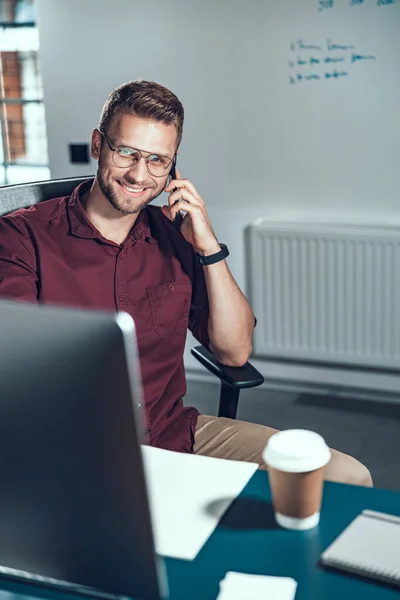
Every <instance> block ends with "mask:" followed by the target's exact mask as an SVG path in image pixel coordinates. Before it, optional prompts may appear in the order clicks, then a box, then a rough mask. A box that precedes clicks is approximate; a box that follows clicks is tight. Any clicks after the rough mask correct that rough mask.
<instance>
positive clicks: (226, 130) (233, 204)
mask: <svg viewBox="0 0 400 600" xmlns="http://www.w3.org/2000/svg"><path fill="white" fill-rule="evenodd" d="M37 2H38V23H39V29H40V45H41V50H40V56H41V68H42V74H43V85H44V96H45V104H46V119H47V132H48V142H49V154H50V167H51V173H52V176H53V177H67V176H74V175H85V174H88V173H92V172H94V169H95V164H94V163H92V164H91V165H88V166H80V165H71V164H69V162H68V147H67V144H68V143H69V142H85V141H86V140H88V139H89V138H90V134H91V130H92V128H93V127H95V126H96V125H97V122H98V117H99V113H100V110H101V107H102V104H103V102H104V101H105V99H106V97H107V95H108V94H109V92H110V91H111V90H112V89H113V88H114V87H115V86H117V85H119V84H120V83H122V82H124V81H127V80H130V79H135V78H138V77H143V78H146V79H154V80H157V81H159V82H160V83H162V84H164V85H166V86H167V87H170V88H171V89H172V90H173V91H174V92H175V93H176V94H177V95H178V96H179V98H180V99H181V100H182V102H183V104H184V106H185V111H186V117H185V131H184V138H183V143H182V145H181V148H180V154H179V165H180V167H181V171H182V173H183V174H184V176H187V177H189V178H191V179H192V180H193V182H194V183H195V185H196V187H197V188H198V189H199V191H200V193H202V195H203V197H204V199H205V200H206V202H207V205H208V207H209V213H210V216H211V219H212V222H213V225H214V228H215V230H216V233H217V235H218V236H219V237H220V239H221V241H224V242H225V243H227V244H228V246H229V247H230V250H231V257H230V260H229V264H230V266H231V269H232V272H233V274H234V276H235V277H236V279H237V281H238V283H239V285H240V286H241V287H242V288H245V253H244V244H243V232H244V229H245V227H246V226H247V225H248V224H249V223H251V222H252V221H253V220H255V219H257V218H259V217H266V218H271V219H273V220H281V219H288V220H296V219H297V220H310V219H311V220H313V221H326V220H334V221H343V222H355V223H363V222H370V223H377V222H379V223H384V224H385V223H386V224H396V223H397V224H400V210H399V202H398V189H399V188H400V170H399V169H398V167H397V161H398V140H399V139H400V121H399V119H398V118H397V107H398V105H399V100H400V79H399V77H400V75H399V73H400V69H398V56H399V55H400V52H398V50H400V42H399V40H400V36H399V35H398V32H399V30H400V2H396V3H394V4H392V5H391V6H386V7H384V6H382V7H380V8H378V7H377V2H376V0H366V1H365V3H363V2H360V3H358V4H359V6H351V9H350V0H337V1H336V4H335V5H334V3H333V2H332V3H326V2H325V3H322V2H319V1H318V0H303V1H302V2H299V1H298V0H280V2H279V3H278V2H276V1H275V0H251V1H249V2H247V3H243V2H241V0H230V1H229V2H228V1H221V0H220V1H218V2H216V1H215V0H192V1H191V2H187V1H185V0H173V2H169V3H165V2H162V1H160V0H154V1H152V2H150V3H143V2H138V1H136V0H119V1H118V2H117V3H111V2H109V1H108V0H85V2H81V1H80V0H57V2H54V0H37ZM323 5H325V6H328V5H331V6H333V5H334V8H332V9H327V10H325V9H324V10H318V9H319V8H320V9H321V8H322V7H323ZM351 11H353V12H351ZM355 11H358V12H355ZM362 11H364V12H362ZM385 11H386V12H385ZM388 11H391V12H390V13H389V12H388ZM331 35H333V36H334V37H335V36H336V37H335V39H337V40H339V39H340V41H341V42H342V43H344V42H345V41H346V43H348V44H355V46H356V47H357V51H359V52H363V53H364V56H365V57H367V56H368V55H371V53H373V54H374V60H372V59H371V60H365V61H364V62H363V63H362V64H361V62H362V61H360V64H357V65H351V68H350V67H349V69H350V71H351V73H350V71H349V76H347V77H343V78H342V79H341V80H340V78H337V80H333V79H332V80H327V81H325V80H324V81H323V80H321V81H315V82H314V81H307V82H305V81H303V82H302V83H301V84H300V85H297V80H296V84H295V85H293V84H291V83H290V77H292V76H293V75H295V74H297V75H298V73H300V74H301V73H303V75H304V73H310V71H307V70H304V69H303V71H302V70H301V69H300V68H297V66H296V67H291V66H290V61H293V60H295V61H297V60H298V57H300V59H304V58H306V59H309V58H311V55H310V54H307V52H306V51H303V50H301V51H300V50H299V48H298V46H297V45H298V37H299V36H304V39H307V40H309V41H312V42H313V43H314V44H317V43H325V42H326V40H327V38H328V36H331ZM290 44H295V45H296V48H295V49H294V50H291V48H290ZM346 52H347V54H348V53H349V52H350V50H349V51H346ZM313 54H315V52H314V51H313ZM375 55H376V57H375ZM335 56H338V54H336V55H335ZM346 60H347V59H346ZM349 60H350V59H349ZM332 69H333V68H332ZM332 72H333V70H332ZM321 73H322V71H321ZM321 77H322V76H321ZM303 84H304V85H303ZM312 85H314V88H311V87H310V86H312ZM328 85H330V87H328ZM307 86H308V87H307ZM227 225H229V226H227ZM191 343H192V340H189V343H188V347H189V346H190V344H191ZM186 362H187V366H188V367H189V368H195V363H194V362H193V360H192V358H191V357H190V356H189V354H188V353H187V356H186ZM257 364H258V366H259V367H260V368H261V370H263V371H264V372H265V373H268V374H270V373H271V372H273V373H278V372H279V373H281V371H279V368H281V369H282V368H283V369H284V373H283V377H284V378H285V377H287V376H290V374H291V373H292V372H293V369H292V368H290V369H289V371H290V372H289V371H288V368H287V367H285V366H283V367H282V366H281V367H279V366H278V367H277V366H276V365H265V364H263V363H258V362H257ZM285 369H286V371H285ZM303 373H305V371H303ZM318 373H320V372H319V371H318V372H317V371H316V370H312V371H311V372H308V374H307V377H308V378H309V377H311V378H315V377H319V376H320V375H319V374H318ZM324 376H327V374H326V373H325V375H324ZM356 377H357V381H360V378H361V380H363V381H364V382H366V381H367V379H366V376H363V375H361V376H360V375H357V376H356Z"/></svg>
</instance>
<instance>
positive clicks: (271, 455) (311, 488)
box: [263, 429, 331, 529]
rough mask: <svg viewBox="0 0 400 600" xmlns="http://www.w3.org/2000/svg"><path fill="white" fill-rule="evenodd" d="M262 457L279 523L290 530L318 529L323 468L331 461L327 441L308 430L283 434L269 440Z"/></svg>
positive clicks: (287, 431) (290, 430) (283, 432)
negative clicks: (316, 527)
mask: <svg viewBox="0 0 400 600" xmlns="http://www.w3.org/2000/svg"><path fill="white" fill-rule="evenodd" d="M263 457H264V461H265V462H266V463H267V465H268V472H269V480H270V484H271V493H272V502H273V506H274V513H275V519H276V521H277V523H278V524H279V525H281V526H282V527H286V528H288V529H310V528H311V527H315V526H316V525H318V523H319V516H320V509H321V501H322V490H323V483H324V467H325V466H326V464H327V463H328V462H329V460H330V457H331V453H330V450H329V448H328V446H327V444H326V443H325V440H324V438H323V437H322V436H321V435H319V434H318V433H315V432H314V431H308V430H305V429H288V430H285V431H280V432H278V433H275V434H274V435H273V436H271V438H270V439H269V441H268V444H267V446H266V448H265V450H264V453H263Z"/></svg>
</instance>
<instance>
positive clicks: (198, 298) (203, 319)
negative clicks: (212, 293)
mask: <svg viewBox="0 0 400 600" xmlns="http://www.w3.org/2000/svg"><path fill="white" fill-rule="evenodd" d="M193 262H194V270H193V273H194V276H193V291H192V303H191V307H190V313H189V329H190V331H191V332H192V334H193V335H194V337H195V338H196V339H197V340H198V341H199V342H200V344H203V346H205V347H206V348H209V345H210V338H209V335H208V317H209V306H208V295H207V286H206V280H205V277H204V271H203V267H202V266H201V264H200V263H199V261H198V259H197V256H196V255H195V254H194V253H193Z"/></svg>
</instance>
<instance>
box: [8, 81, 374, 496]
mask: <svg viewBox="0 0 400 600" xmlns="http://www.w3.org/2000/svg"><path fill="white" fill-rule="evenodd" d="M183 116H184V113H183V107H182V104H181V103H180V101H179V100H178V98H177V97H176V96H175V95H174V94H173V93H172V92H170V91H169V90H167V89H166V88H164V87H162V86H161V85H159V84H157V83H154V82H148V81H133V82H129V83H126V84H123V85H122V86H120V87H118V88H117V89H115V90H114V91H113V92H112V93H111V95H110V96H109V98H108V99H107V101H106V103H105V105H104V108H103V111H102V114H101V117H100V123H99V127H98V128H96V129H95V130H94V131H93V134H92V143H91V154H92V157H93V158H94V159H96V160H97V161H98V167H97V172H96V176H95V178H94V180H88V181H87V182H85V183H83V184H81V185H80V186H79V187H78V188H76V189H75V190H74V192H73V193H72V195H71V196H69V197H65V198H55V199H53V200H49V201H47V202H42V203H40V204H36V205H34V206H33V207H31V208H29V209H21V210H18V211H16V212H14V213H12V214H10V215H8V216H6V217H3V218H2V219H0V296H2V297H4V298H11V299H16V300H22V301H28V302H39V303H44V304H58V305H64V306H75V307H81V308H89V309H103V310H104V309H105V310H111V311H115V310H117V311H122V310H123V311H126V312H128V313H129V314H131V315H132V317H133V319H134V320H135V324H136V332H137V339H138V347H139V357H140V364H141V374H142V382H143V389H144V400H145V407H144V408H145V416H146V421H147V433H148V440H149V443H150V444H152V445H155V446H159V447H162V448H168V449H171V450H176V451H180V452H195V453H199V454H206V455H209V456H216V457H221V458H227V459H233V460H245V461H254V462H258V463H259V464H260V466H261V468H266V465H265V464H264V462H263V458H262V452H263V449H264V448H265V445H266V443H267V441H268V439H269V437H270V436H271V435H272V434H273V433H274V432H275V430H274V429H272V428H269V427H265V426H262V425H258V424H255V423H246V422H241V421H235V420H230V419H226V418H219V417H211V416H206V415H199V414H198V411H197V410H196V409H195V408H188V407H184V406H183V400H182V398H183V397H184V395H185V393H186V381H185V373H184V364H183V353H184V347H185V339H186V332H187V329H188V328H189V329H190V330H191V331H192V333H193V334H194V336H195V337H196V338H197V339H198V340H199V341H200V342H201V343H202V344H204V345H205V346H207V347H208V348H210V350H212V352H213V353H214V354H215V355H216V356H217V358H218V359H219V360H220V361H221V362H222V363H224V364H227V365H231V366H241V365H243V364H244V363H245V362H246V361H247V360H248V358H249V356H250V353H251V336H252V332H253V328H254V316H253V313H252V310H251V308H250V306H249V304H248V302H247V300H246V298H245V297H244V295H243V294H242V292H241V291H240V289H239V287H238V286H237V284H236V282H235V280H234V279H233V277H232V275H231V273H230V271H229V268H228V265H227V263H226V261H225V258H226V257H227V255H228V250H227V248H226V246H224V245H223V244H220V243H219V240H218V239H217V237H216V235H215V233H214V231H213V229H212V226H211V223H210V220H209V217H208V214H207V210H206V206H205V203H204V200H203V198H202V197H201V196H200V194H199V193H198V191H197V190H196V188H195V186H194V185H193V183H192V182H191V181H189V180H188V179H184V178H182V177H181V175H180V173H179V171H178V170H176V177H175V178H174V179H173V180H172V181H170V182H168V177H169V175H170V172H171V170H172V169H173V167H174V166H175V161H176V153H177V150H178V147H179V144H180V141H181V137H182V128H183ZM172 172H173V171H172ZM164 190H165V191H166V192H167V193H169V195H168V201H167V204H166V205H165V206H163V207H161V208H159V207H156V206H149V205H150V203H151V202H152V201H153V200H154V199H155V198H157V196H159V195H160V194H161V193H162V192H163V191H164ZM178 211H184V212H185V213H186V214H185V216H184V218H183V220H182V223H181V226H180V229H179V231H177V230H176V228H175V226H174V220H175V217H176V213H177V212H178ZM326 478H327V479H331V480H334V481H340V482H346V483H354V484H359V485H371V484H372V482H371V476H370V474H369V472H368V470H367V469H366V468H365V467H364V466H363V465H362V464H361V463H359V462H358V461H357V460H355V459H354V458H352V457H350V456H348V455H345V454H342V453H340V452H337V451H335V450H332V459H331V461H330V463H329V465H328V466H327V469H326Z"/></svg>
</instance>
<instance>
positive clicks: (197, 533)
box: [142, 446, 258, 560]
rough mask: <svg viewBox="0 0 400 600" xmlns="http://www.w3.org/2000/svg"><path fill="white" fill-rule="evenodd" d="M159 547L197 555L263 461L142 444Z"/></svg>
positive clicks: (187, 555)
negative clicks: (219, 456)
mask: <svg viewBox="0 0 400 600" xmlns="http://www.w3.org/2000/svg"><path fill="white" fill-rule="evenodd" d="M142 454H143V461H144V469H145V474H146V480H147V486H148V490H149V504H150V512H151V516H152V522H153V529H154V537H155V546H156V552H157V553H158V554H161V555H163V556H170V557H172V558H181V559H186V560H193V559H194V558H195V557H196V555H197V554H198V552H199V551H200V549H201V548H202V546H203V545H204V544H205V542H206V541H207V539H208V538H209V536H210V535H211V533H212V532H213V531H214V529H215V527H216V526H217V524H218V522H219V520H220V518H221V517H222V515H223V514H224V513H225V511H226V509H227V508H228V506H230V504H231V503H232V502H233V500H234V499H235V498H236V497H237V496H238V495H239V494H240V492H241V491H242V490H243V488H244V487H245V485H246V484H247V482H248V481H249V479H250V478H251V476H252V475H253V473H254V472H255V471H256V470H257V468H258V465H256V464H253V463H245V462H237V461H231V460H223V459H220V458H209V457H207V456H199V455H194V454H183V453H181V452H171V451H169V450H161V449H160V448H153V447H151V446H142Z"/></svg>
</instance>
